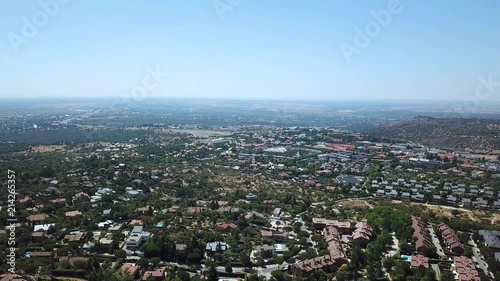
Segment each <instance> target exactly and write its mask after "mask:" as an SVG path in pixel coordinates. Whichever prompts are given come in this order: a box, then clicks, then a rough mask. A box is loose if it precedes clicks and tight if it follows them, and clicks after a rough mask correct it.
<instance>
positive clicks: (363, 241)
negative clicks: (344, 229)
mask: <svg viewBox="0 0 500 281" xmlns="http://www.w3.org/2000/svg"><path fill="white" fill-rule="evenodd" d="M371 239H372V228H371V227H370V225H369V224H368V223H366V222H358V223H357V224H356V230H354V232H353V233H352V241H354V242H356V243H358V244H359V245H362V246H366V245H368V243H369V242H370V240H371Z"/></svg>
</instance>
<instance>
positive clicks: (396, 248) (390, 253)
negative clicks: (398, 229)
mask: <svg viewBox="0 0 500 281" xmlns="http://www.w3.org/2000/svg"><path fill="white" fill-rule="evenodd" d="M391 236H392V247H391V249H390V250H389V251H387V253H386V254H385V256H386V257H392V256H394V254H395V253H396V252H397V251H399V240H398V238H396V233H394V232H391Z"/></svg>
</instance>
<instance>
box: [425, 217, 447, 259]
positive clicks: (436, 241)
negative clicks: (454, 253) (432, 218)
mask: <svg viewBox="0 0 500 281" xmlns="http://www.w3.org/2000/svg"><path fill="white" fill-rule="evenodd" d="M428 229H429V233H430V235H431V239H432V243H433V244H434V246H436V250H437V254H438V255H439V257H440V258H445V259H446V255H445V254H444V251H443V248H442V247H441V243H440V242H439V239H438V238H437V236H436V233H435V232H434V228H432V226H431V225H429V226H428Z"/></svg>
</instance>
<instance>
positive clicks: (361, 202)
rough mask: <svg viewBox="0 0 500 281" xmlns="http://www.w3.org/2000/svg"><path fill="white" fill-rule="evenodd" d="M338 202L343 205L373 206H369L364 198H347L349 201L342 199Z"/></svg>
mask: <svg viewBox="0 0 500 281" xmlns="http://www.w3.org/2000/svg"><path fill="white" fill-rule="evenodd" d="M340 204H342V205H343V206H344V207H354V208H356V207H357V208H373V206H371V205H370V204H369V203H368V202H366V201H365V200H349V201H343V202H342V203H340Z"/></svg>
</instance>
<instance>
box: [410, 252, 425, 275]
mask: <svg viewBox="0 0 500 281" xmlns="http://www.w3.org/2000/svg"><path fill="white" fill-rule="evenodd" d="M410 267H411V268H412V269H417V270H420V271H427V270H429V258H427V257H424V256H423V255H420V254H418V255H413V256H411V263H410Z"/></svg>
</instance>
